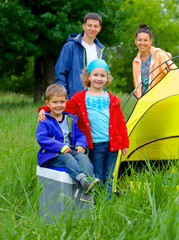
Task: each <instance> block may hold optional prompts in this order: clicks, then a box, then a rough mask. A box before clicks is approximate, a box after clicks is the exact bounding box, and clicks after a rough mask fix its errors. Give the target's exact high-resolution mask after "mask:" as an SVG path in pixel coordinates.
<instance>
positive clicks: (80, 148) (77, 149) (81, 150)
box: [75, 147, 85, 153]
mask: <svg viewBox="0 0 179 240" xmlns="http://www.w3.org/2000/svg"><path fill="white" fill-rule="evenodd" d="M75 149H76V151H77V152H78V153H80V152H82V153H84V152H85V151H84V148H82V147H76V148H75Z"/></svg>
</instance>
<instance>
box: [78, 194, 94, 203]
mask: <svg viewBox="0 0 179 240" xmlns="http://www.w3.org/2000/svg"><path fill="white" fill-rule="evenodd" d="M80 201H82V202H86V203H91V202H92V201H93V194H90V193H85V192H83V193H82V195H81V197H80Z"/></svg>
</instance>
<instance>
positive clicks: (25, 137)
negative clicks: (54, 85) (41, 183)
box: [0, 94, 179, 240]
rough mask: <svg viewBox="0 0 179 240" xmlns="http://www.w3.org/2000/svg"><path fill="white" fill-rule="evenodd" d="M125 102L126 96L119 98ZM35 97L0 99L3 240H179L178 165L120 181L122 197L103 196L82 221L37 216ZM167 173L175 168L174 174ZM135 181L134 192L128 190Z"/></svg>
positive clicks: (66, 215)
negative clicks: (46, 219) (48, 218)
mask: <svg viewBox="0 0 179 240" xmlns="http://www.w3.org/2000/svg"><path fill="white" fill-rule="evenodd" d="M120 97H121V98H122V99H123V102H125V99H127V95H124V96H120ZM40 105H41V104H40V103H39V104H38V105H35V104H33V101H32V99H31V98H28V97H26V96H23V95H15V94H0V106H1V113H0V126H1V127H0V137H1V140H0V158H1V160H0V182H1V187H0V228H1V230H0V231H1V233H0V240H1V239H3V240H5V239H13V240H16V239H29V240H31V239H33V240H34V239H37V240H42V239H49V240H52V239H60V240H62V239H64V240H66V239H68V240H70V239H72V240H76V239H77V240H91V239H92V240H93V239H94V240H109V239H110V240H113V239H117V240H118V239H119V240H147V239H151V240H175V239H176V240H177V239H178V237H177V236H179V228H178V226H179V194H178V191H177V188H176V186H177V184H178V171H176V169H177V170H178V166H174V163H169V164H168V166H167V167H164V168H163V169H162V170H160V171H159V169H157V168H155V169H154V168H152V167H150V166H149V168H148V169H143V170H142V172H141V173H136V172H134V171H132V173H131V176H130V177H129V176H125V177H121V178H120V179H119V183H118V185H119V190H121V191H119V196H118V197H117V196H116V197H114V198H113V199H112V200H111V201H110V202H109V201H108V200H107V199H106V197H105V194H104V193H101V194H100V195H99V198H98V199H97V201H96V205H95V207H94V209H93V210H92V211H90V212H88V211H87V212H86V213H85V216H84V217H81V215H79V216H76V215H75V214H73V212H72V211H69V212H64V214H62V215H61V216H59V218H58V219H56V221H54V222H51V223H47V222H44V219H43V217H41V218H40V217H39V215H38V204H39V203H38V199H39V194H40V188H39V187H38V186H37V179H36V165H37V160H36V155H37V152H38V150H39V146H38V144H37V142H36V137H35V131H36V127H37V108H38V107H39V106H40ZM168 168H170V169H172V168H175V171H173V172H172V171H170V169H169V170H168ZM130 180H133V184H134V191H131V190H130V189H129V188H128V184H127V183H128V182H129V181H130Z"/></svg>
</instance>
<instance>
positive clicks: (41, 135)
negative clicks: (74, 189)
mask: <svg viewBox="0 0 179 240" xmlns="http://www.w3.org/2000/svg"><path fill="white" fill-rule="evenodd" d="M45 94H46V100H45V103H46V105H47V106H48V107H49V108H50V113H49V112H46V118H47V119H46V120H45V121H40V122H39V124H38V127H37V131H36V137H37V141H38V143H39V145H40V146H41V149H40V151H39V152H38V155H37V160H38V164H39V165H40V166H42V167H49V166H57V167H58V166H65V167H66V168H67V170H68V174H69V176H70V177H71V178H72V179H74V180H75V181H76V182H78V183H80V184H81V185H82V187H83V189H84V193H83V194H82V195H81V198H80V200H81V201H84V202H91V195H89V194H88V193H90V192H91V190H92V187H93V186H94V184H96V183H97V182H99V179H98V178H93V165H92V164H91V162H90V161H89V159H88V157H87V156H86V155H85V154H84V153H87V140H86V136H85V135H84V134H83V133H82V132H81V131H80V129H79V128H78V127H77V120H78V119H79V117H77V116H74V115H73V114H71V113H68V112H64V110H65V108H66V101H67V94H66V90H65V88H64V87H63V86H61V85H60V84H58V83H56V84H52V85H50V86H49V87H48V88H47V90H46V93H45ZM67 116H70V117H72V118H73V122H72V138H71V139H70V137H69V133H70V132H69V128H68V124H67Z"/></svg>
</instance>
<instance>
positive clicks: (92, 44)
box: [55, 13, 104, 98]
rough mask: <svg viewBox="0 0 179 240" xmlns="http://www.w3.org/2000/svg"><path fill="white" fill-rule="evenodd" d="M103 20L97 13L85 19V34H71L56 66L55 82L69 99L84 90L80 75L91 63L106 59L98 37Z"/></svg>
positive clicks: (86, 16)
mask: <svg viewBox="0 0 179 240" xmlns="http://www.w3.org/2000/svg"><path fill="white" fill-rule="evenodd" d="M101 23H102V19H101V17H100V16H99V15H98V14H97V13H88V14H86V15H85V17H84V23H83V30H84V32H83V33H80V34H78V33H71V34H69V37H68V40H67V43H66V44H65V45H64V46H63V48H62V51H61V54H60V57H59V59H58V61H57V63H56V65H55V81H56V83H59V84H61V85H63V86H64V87H65V89H66V91H67V95H68V98H70V97H71V96H73V94H74V93H76V92H78V91H81V90H83V89H84V87H83V83H82V80H81V78H80V74H81V73H82V69H84V68H85V67H86V66H87V65H88V63H89V62H91V61H92V60H94V59H97V58H102V59H104V46H103V45H102V44H101V43H100V42H99V41H98V40H97V38H96V36H97V34H98V33H99V32H100V31H101Z"/></svg>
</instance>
